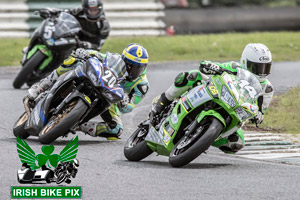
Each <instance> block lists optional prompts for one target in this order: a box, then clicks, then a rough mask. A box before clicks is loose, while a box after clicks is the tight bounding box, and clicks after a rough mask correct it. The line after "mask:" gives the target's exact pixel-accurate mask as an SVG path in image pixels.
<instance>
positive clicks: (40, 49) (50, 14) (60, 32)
mask: <svg viewBox="0 0 300 200" xmlns="http://www.w3.org/2000/svg"><path fill="white" fill-rule="evenodd" d="M36 13H37V14H39V15H40V16H41V17H42V18H44V21H43V22H42V24H41V25H40V26H39V27H38V28H37V29H36V30H35V31H34V33H33V35H32V37H31V40H30V43H29V45H28V47H26V48H25V49H23V53H24V57H23V60H22V69H21V71H20V72H19V74H18V75H17V77H16V78H15V80H14V82H13V87H14V88H20V87H22V85H23V84H24V83H27V85H28V86H31V85H32V84H34V83H35V82H37V81H39V80H40V79H42V78H44V77H45V76H46V75H48V74H49V73H50V72H52V71H53V70H54V69H56V68H57V67H58V66H59V65H60V64H61V63H62V62H63V61H64V59H66V58H67V57H68V56H69V55H70V54H71V52H72V50H74V49H75V48H76V47H77V46H78V40H77V34H78V32H79V31H80V30H81V26H80V24H79V22H78V21H77V19H76V18H75V17H74V16H72V15H71V14H69V13H66V12H62V11H61V10H59V9H55V8H46V9H42V10H40V11H38V12H36Z"/></svg>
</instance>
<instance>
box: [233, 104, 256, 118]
mask: <svg viewBox="0 0 300 200" xmlns="http://www.w3.org/2000/svg"><path fill="white" fill-rule="evenodd" d="M234 111H235V112H236V114H237V116H238V118H239V120H240V121H245V120H247V119H249V118H251V117H252V114H251V113H249V112H247V111H246V110H245V109H243V108H242V107H238V108H236V109H235V110H234Z"/></svg>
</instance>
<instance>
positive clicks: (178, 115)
mask: <svg viewBox="0 0 300 200" xmlns="http://www.w3.org/2000/svg"><path fill="white" fill-rule="evenodd" d="M243 71H245V70H243ZM246 73H249V72H247V71H246ZM249 74H250V77H251V76H252V77H251V78H253V79H251V80H255V81H256V83H257V84H256V85H259V82H258V80H257V79H256V78H255V77H254V75H251V73H249ZM225 75H226V78H227V82H228V81H230V82H231V80H232V82H235V81H236V80H237V77H236V76H235V75H230V74H227V73H223V74H222V75H216V76H212V78H211V81H210V82H205V81H202V84H203V85H199V86H196V87H194V88H193V89H191V90H190V91H189V92H186V93H184V94H183V95H182V97H181V98H180V99H179V100H178V102H177V103H176V105H175V107H174V108H173V110H172V112H171V114H169V116H168V117H167V118H166V119H165V120H164V122H163V123H162V124H161V125H160V129H159V131H157V130H155V129H154V127H151V129H150V130H149V133H148V135H147V137H146V139H145V140H146V141H147V144H148V146H149V147H150V148H151V149H152V150H153V151H155V152H157V153H158V154H159V155H165V156H168V155H169V153H170V152H171V151H172V149H173V148H174V143H173V140H174V139H175V137H176V135H177V134H178V131H179V130H182V129H180V128H181V125H182V122H183V121H184V120H186V117H187V116H188V115H189V114H190V113H192V112H193V111H194V110H195V109H197V108H198V107H200V106H203V105H204V104H205V103H206V102H208V101H214V102H215V103H216V104H217V105H219V106H217V107H216V108H215V109H210V110H207V111H205V110H202V111H200V113H199V114H198V115H197V117H196V119H197V121H198V122H200V121H202V120H203V119H205V118H206V117H207V116H214V117H215V118H217V119H219V121H221V122H222V124H223V125H224V129H223V131H222V133H221V134H220V135H219V138H220V137H221V136H222V134H223V133H226V132H227V131H229V130H231V129H232V128H234V127H240V123H241V122H244V121H246V120H248V119H250V118H252V117H254V116H255V113H253V114H252V113H250V112H248V111H245V112H247V113H248V116H247V118H245V119H239V117H238V115H237V113H236V112H235V109H237V108H242V109H246V108H244V107H241V104H242V103H245V102H247V103H252V105H255V106H256V107H257V108H258V106H257V101H254V100H253V99H254V98H252V97H251V99H250V96H251V95H250V93H249V94H248V95H249V99H246V96H244V97H243V96H242V95H240V98H239V99H238V101H237V100H236V98H234V101H235V106H234V107H230V105H229V104H227V103H226V102H225V101H223V100H221V91H222V88H223V87H226V88H227V90H228V91H229V93H230V95H231V97H234V92H233V90H232V89H230V87H232V86H233V85H231V86H230V84H229V83H227V82H226V80H225V77H224V76H225ZM223 77H224V78H223ZM228 77H230V79H229V78H228ZM235 84H236V85H235V86H234V87H236V88H237V89H238V88H239V87H241V86H240V85H239V84H240V82H239V81H237V82H236V83H235ZM253 87H254V86H253ZM259 88H260V87H259ZM259 88H258V89H259ZM213 89H215V90H213ZM243 90H245V88H241V89H240V90H238V91H240V92H241V91H243ZM260 90H261V88H260ZM213 91H214V92H213ZM200 94H201V95H200ZM213 94H214V95H213ZM241 94H243V93H241ZM197 95H198V96H197ZM244 95H246V94H244ZM195 96H197V98H196V97H195ZM199 98H200V100H199ZM193 104H194V105H195V106H193ZM219 109H224V110H225V111H226V112H227V113H228V114H229V116H230V117H231V122H230V124H229V125H226V122H225V119H224V118H223V117H222V115H221V113H220V112H219ZM237 133H238V135H239V136H240V137H241V138H242V139H243V140H244V137H243V132H242V130H238V131H237ZM225 142H227V141H226V139H225V140H224V139H219V141H218V139H217V140H216V143H214V145H221V144H223V143H225Z"/></svg>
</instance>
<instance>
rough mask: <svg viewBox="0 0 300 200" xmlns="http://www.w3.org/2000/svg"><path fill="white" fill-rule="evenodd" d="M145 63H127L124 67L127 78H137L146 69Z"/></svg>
mask: <svg viewBox="0 0 300 200" xmlns="http://www.w3.org/2000/svg"><path fill="white" fill-rule="evenodd" d="M146 67H147V65H136V64H132V63H127V64H126V68H127V72H128V78H129V79H130V80H135V79H137V78H138V77H139V76H140V75H141V74H142V73H143V72H144V70H145V69H146Z"/></svg>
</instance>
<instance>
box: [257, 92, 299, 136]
mask: <svg viewBox="0 0 300 200" xmlns="http://www.w3.org/2000/svg"><path fill="white" fill-rule="evenodd" d="M299 99H300V87H296V88H293V89H291V90H290V91H289V92H287V93H285V94H283V95H281V96H276V97H275V98H274V99H273V103H271V106H270V107H269V109H268V110H267V112H266V114H265V119H264V122H263V123H262V124H261V127H263V128H271V129H277V130H279V132H285V133H294V134H295V133H298V134H299V133H300V115H299V111H300V101H299Z"/></svg>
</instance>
